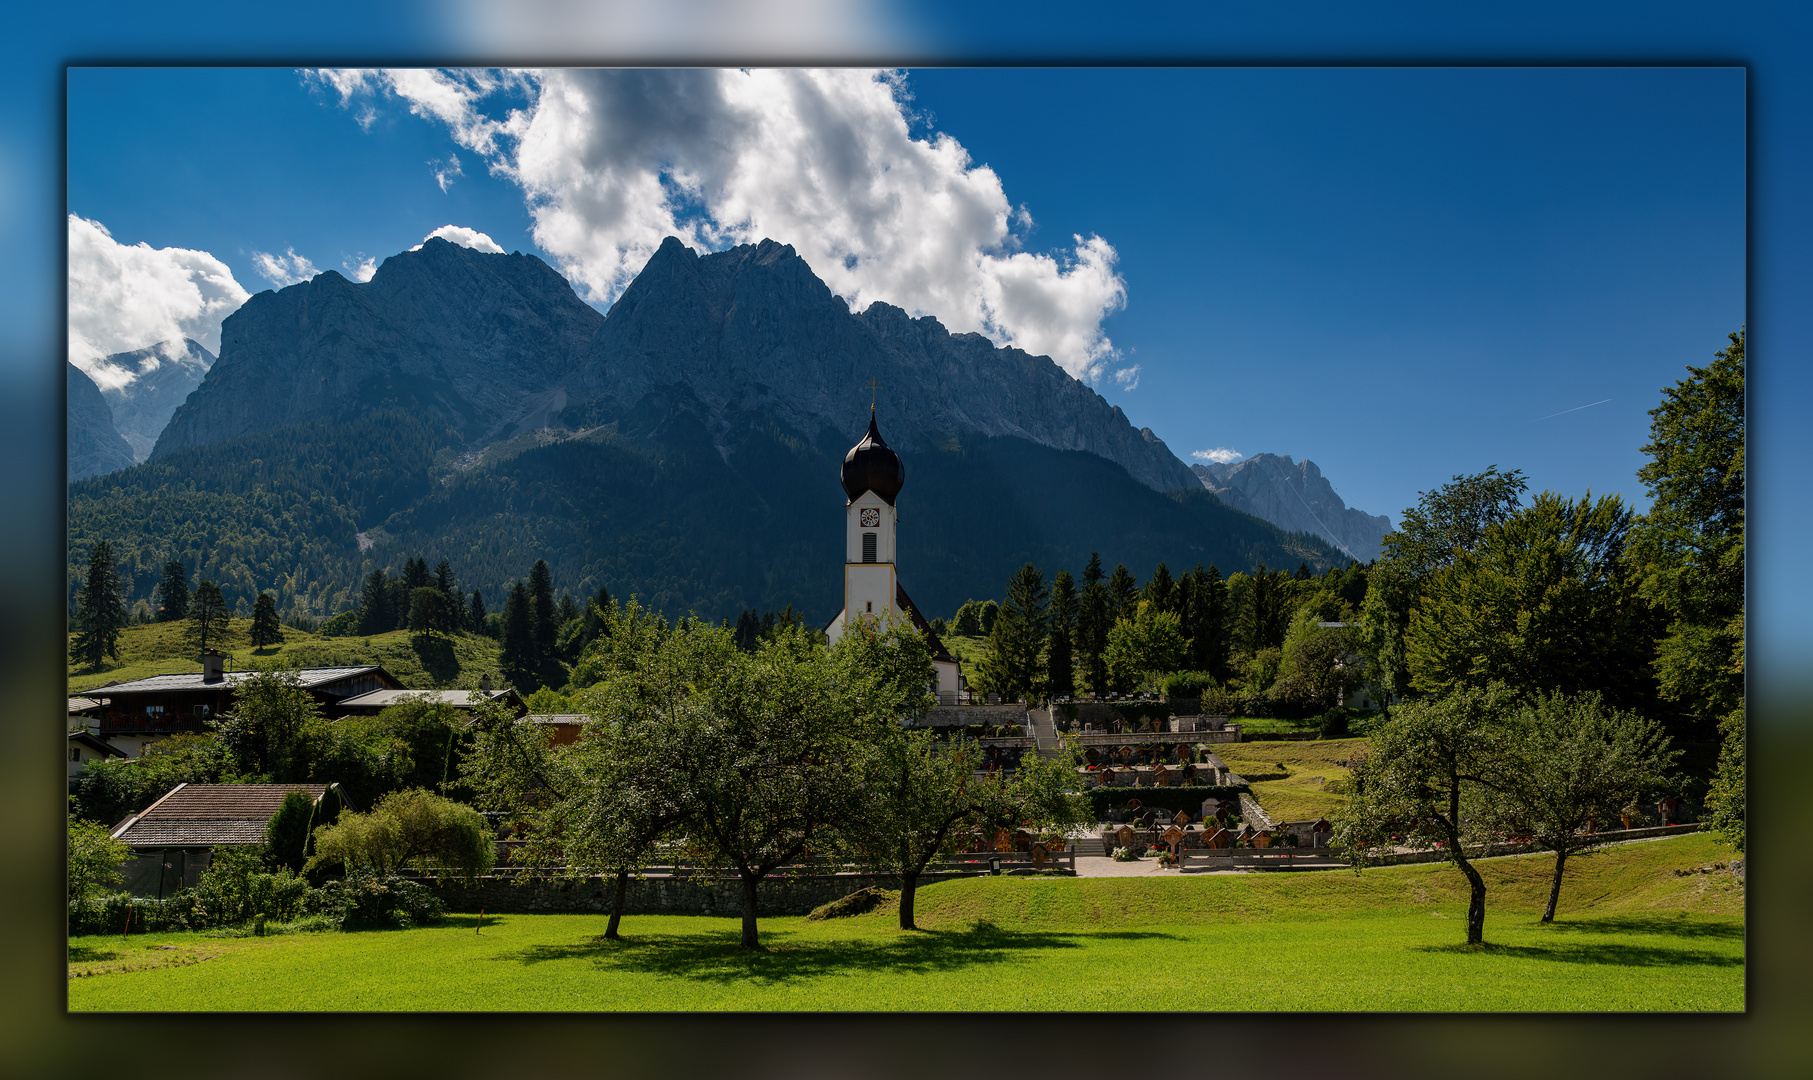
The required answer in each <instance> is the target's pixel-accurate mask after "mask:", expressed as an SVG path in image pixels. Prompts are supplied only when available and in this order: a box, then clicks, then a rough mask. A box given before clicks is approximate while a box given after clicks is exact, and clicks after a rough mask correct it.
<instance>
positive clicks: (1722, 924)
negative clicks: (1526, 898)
mask: <svg viewBox="0 0 1813 1080" xmlns="http://www.w3.org/2000/svg"><path fill="white" fill-rule="evenodd" d="M1547 929H1549V930H1555V931H1562V932H1572V933H1582V932H1584V933H1603V934H1662V935H1666V936H1668V937H1680V938H1702V939H1709V940H1714V941H1743V940H1744V936H1745V935H1744V924H1743V923H1741V922H1728V921H1725V920H1722V919H1721V920H1711V919H1695V918H1683V917H1677V916H1672V915H1607V916H1598V915H1595V916H1591V917H1589V918H1586V919H1583V920H1581V921H1578V922H1576V921H1573V920H1571V919H1563V920H1561V921H1559V922H1554V923H1550V924H1549V926H1548V927H1547Z"/></svg>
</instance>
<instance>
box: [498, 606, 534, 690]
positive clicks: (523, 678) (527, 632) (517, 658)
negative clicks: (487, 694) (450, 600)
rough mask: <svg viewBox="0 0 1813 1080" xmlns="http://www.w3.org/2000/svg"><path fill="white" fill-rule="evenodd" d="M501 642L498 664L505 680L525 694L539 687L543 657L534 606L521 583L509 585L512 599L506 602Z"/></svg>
mask: <svg viewBox="0 0 1813 1080" xmlns="http://www.w3.org/2000/svg"><path fill="white" fill-rule="evenodd" d="M502 641H503V650H502V656H500V657H499V662H500V663H501V664H502V665H503V669H504V680H505V681H506V682H508V683H509V684H510V685H511V686H514V687H515V688H516V690H517V692H518V693H524V694H526V693H529V692H531V691H533V690H535V689H537V688H538V687H540V686H541V680H540V678H539V677H538V676H537V674H536V672H537V670H538V669H539V668H540V666H541V663H540V661H541V656H540V652H539V650H538V649H537V647H536V641H535V614H534V604H533V602H532V601H531V600H530V599H529V590H528V589H527V588H525V587H524V586H523V583H522V582H521V581H518V582H516V583H515V584H514V585H512V586H510V596H509V598H508V599H506V600H505V601H504V618H503V637H502Z"/></svg>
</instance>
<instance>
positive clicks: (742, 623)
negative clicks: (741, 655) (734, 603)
mask: <svg viewBox="0 0 1813 1080" xmlns="http://www.w3.org/2000/svg"><path fill="white" fill-rule="evenodd" d="M733 633H734V634H735V636H736V642H737V648H739V649H741V650H743V651H744V652H748V653H752V652H754V651H755V643H756V641H757V640H758V639H759V638H760V637H761V634H762V619H761V616H759V615H757V614H756V613H755V611H754V610H753V609H751V608H744V609H743V613H742V614H741V615H738V616H737V626H736V630H735V631H733Z"/></svg>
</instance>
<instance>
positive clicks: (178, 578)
mask: <svg viewBox="0 0 1813 1080" xmlns="http://www.w3.org/2000/svg"><path fill="white" fill-rule="evenodd" d="M156 591H157V604H158V608H157V621H158V622H176V621H177V620H179V619H186V618H188V617H189V572H188V571H187V570H185V569H183V564H182V563H180V562H176V561H174V560H172V561H170V562H167V563H165V564H164V578H163V580H162V581H160V582H158V583H157V590H156Z"/></svg>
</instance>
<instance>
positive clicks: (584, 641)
mask: <svg viewBox="0 0 1813 1080" xmlns="http://www.w3.org/2000/svg"><path fill="white" fill-rule="evenodd" d="M610 613H611V593H610V590H609V589H606V588H605V587H604V586H602V585H600V586H598V595H597V596H594V597H592V598H591V599H590V600H589V601H587V602H586V605H585V631H584V633H582V634H581V635H580V644H579V651H580V652H581V653H584V652H585V650H586V649H587V647H589V646H590V645H591V644H592V642H594V641H597V640H598V638H599V636H600V635H602V634H605V633H607V632H609V630H610V626H611V621H610Z"/></svg>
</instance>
